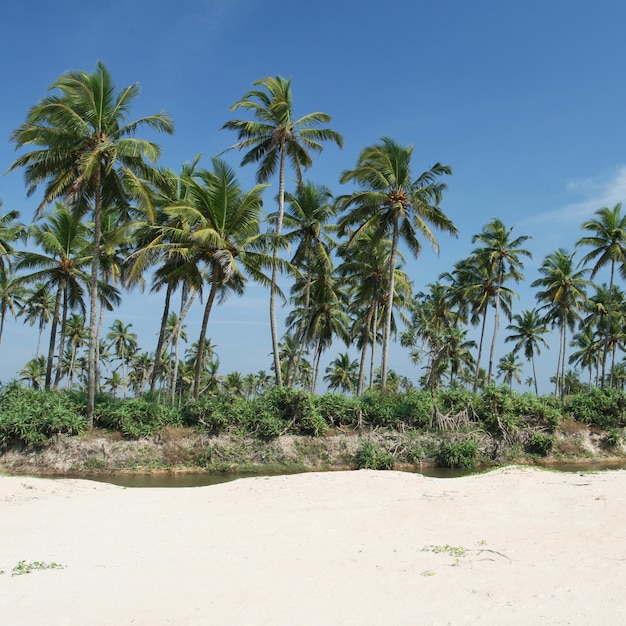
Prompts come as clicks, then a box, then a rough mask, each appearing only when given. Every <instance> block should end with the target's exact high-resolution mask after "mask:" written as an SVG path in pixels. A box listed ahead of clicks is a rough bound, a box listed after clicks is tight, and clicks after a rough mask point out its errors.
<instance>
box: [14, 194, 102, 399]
mask: <svg viewBox="0 0 626 626" xmlns="http://www.w3.org/2000/svg"><path fill="white" fill-rule="evenodd" d="M43 217H44V219H43V220H42V221H41V223H36V224H33V225H32V226H31V228H30V236H31V239H33V240H34V242H35V243H36V244H37V245H38V246H39V248H40V249H41V252H38V251H28V252H22V253H20V256H19V261H18V262H17V264H16V269H17V270H19V271H24V270H26V271H27V272H28V273H26V274H23V275H22V276H21V277H20V279H19V282H20V284H22V285H29V284H36V285H39V284H42V283H43V285H44V287H45V289H46V290H48V291H49V292H56V300H55V305H54V312H53V315H52V324H51V329H50V344H49V348H48V359H47V365H46V379H45V384H44V385H45V388H46V389H50V387H51V385H52V369H53V364H54V357H55V350H56V348H57V344H56V340H57V337H56V333H57V330H58V324H59V323H61V338H60V341H59V346H58V347H59V354H60V353H62V351H63V348H64V343H65V321H66V320H67V316H68V313H69V311H70V310H71V309H78V310H79V311H80V312H81V313H84V311H85V295H86V292H87V291H88V288H89V284H90V276H89V274H88V273H87V272H86V269H87V268H88V266H89V260H90V256H91V248H90V246H89V240H88V229H87V226H85V224H84V223H83V222H82V220H81V218H80V215H79V214H77V213H76V212H72V211H71V210H70V209H69V208H68V207H67V206H66V205H64V204H62V203H60V202H57V204H56V207H55V212H54V213H49V214H46V215H44V216H43ZM57 382H58V377H57Z"/></svg>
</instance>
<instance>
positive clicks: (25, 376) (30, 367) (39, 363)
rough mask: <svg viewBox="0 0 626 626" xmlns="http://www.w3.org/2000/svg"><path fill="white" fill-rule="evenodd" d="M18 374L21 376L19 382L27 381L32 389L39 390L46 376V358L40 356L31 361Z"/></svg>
mask: <svg viewBox="0 0 626 626" xmlns="http://www.w3.org/2000/svg"><path fill="white" fill-rule="evenodd" d="M19 374H20V376H21V378H20V380H27V381H28V382H29V383H30V386H31V387H32V388H33V389H41V385H42V383H43V380H44V377H45V375H46V358H45V357H44V356H43V354H42V355H41V356H39V357H35V358H34V359H31V360H30V361H28V363H26V365H24V367H23V368H22V369H21V370H20V371H19Z"/></svg>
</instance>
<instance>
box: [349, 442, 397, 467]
mask: <svg viewBox="0 0 626 626" xmlns="http://www.w3.org/2000/svg"><path fill="white" fill-rule="evenodd" d="M355 461H356V466H357V467H358V468H359V469H372V470H390V469H392V468H393V456H392V455H391V454H390V453H389V452H387V451H386V450H383V449H382V448H380V447H379V446H377V445H376V444H375V443H374V442H373V441H371V440H370V439H363V440H362V441H361V443H360V444H359V447H358V448H357V451H356V455H355Z"/></svg>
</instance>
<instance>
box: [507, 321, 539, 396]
mask: <svg viewBox="0 0 626 626" xmlns="http://www.w3.org/2000/svg"><path fill="white" fill-rule="evenodd" d="M513 320H514V322H515V323H513V324H509V325H508V326H507V327H506V328H507V330H510V331H512V332H511V334H510V335H508V336H507V337H505V339H504V341H505V342H509V341H514V342H515V345H514V346H513V353H514V354H517V352H519V351H520V350H521V349H522V348H523V349H524V356H525V357H526V360H528V361H530V363H531V365H532V368H533V380H534V381H535V394H537V395H538V394H539V390H538V386H537V369H536V368H535V354H537V355H539V354H541V350H540V347H541V346H544V347H546V348H547V347H548V342H547V341H546V340H545V339H544V338H543V335H545V334H547V333H548V332H549V330H548V329H547V328H546V325H545V323H544V321H543V319H542V318H541V316H540V315H539V313H538V312H537V309H530V310H526V311H522V313H518V314H517V315H514V316H513Z"/></svg>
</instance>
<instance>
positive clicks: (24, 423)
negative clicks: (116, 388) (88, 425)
mask: <svg viewBox="0 0 626 626" xmlns="http://www.w3.org/2000/svg"><path fill="white" fill-rule="evenodd" d="M84 428H85V417H84V414H83V412H82V409H81V407H80V406H79V405H78V404H76V403H75V402H74V400H73V399H72V397H71V396H70V395H69V394H65V393H60V392H55V391H35V390H32V389H27V388H26V387H21V386H20V385H18V384H12V385H9V386H7V387H5V388H4V389H3V390H2V391H1V392H0V448H6V447H8V446H9V445H11V444H15V443H19V444H22V445H25V446H27V447H37V446H43V445H45V444H46V443H47V442H48V439H49V438H50V437H52V436H54V435H57V434H62V433H66V434H69V435H75V434H78V433H81V432H83V430H84Z"/></svg>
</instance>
